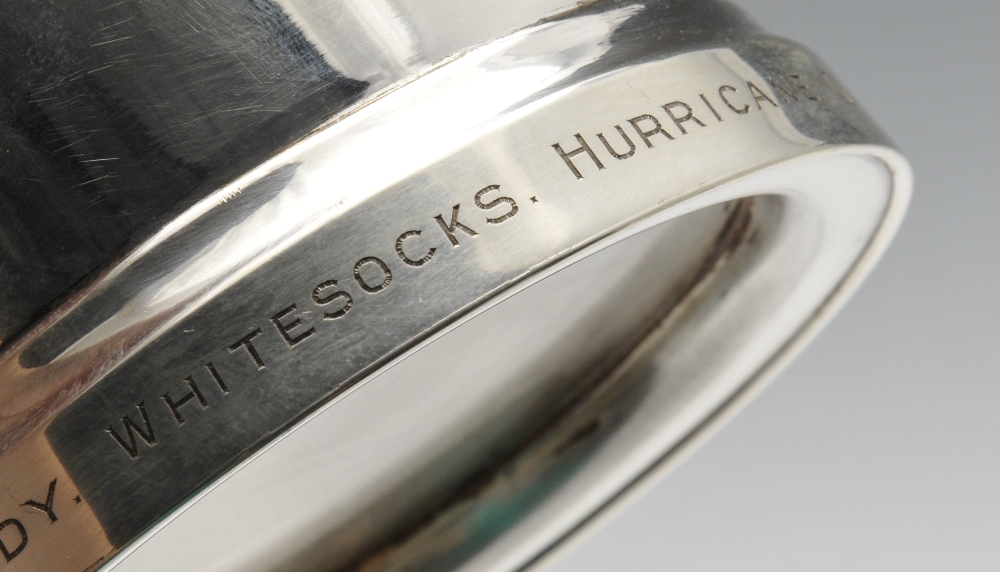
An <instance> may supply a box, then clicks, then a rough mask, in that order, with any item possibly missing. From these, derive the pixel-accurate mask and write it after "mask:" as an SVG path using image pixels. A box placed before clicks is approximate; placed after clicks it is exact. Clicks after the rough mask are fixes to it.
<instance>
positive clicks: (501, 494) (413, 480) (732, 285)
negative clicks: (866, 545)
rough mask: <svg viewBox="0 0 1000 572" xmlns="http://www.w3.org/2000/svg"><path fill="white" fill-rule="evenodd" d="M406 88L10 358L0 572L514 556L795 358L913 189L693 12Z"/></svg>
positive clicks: (529, 51) (751, 50) (769, 59)
mask: <svg viewBox="0 0 1000 572" xmlns="http://www.w3.org/2000/svg"><path fill="white" fill-rule="evenodd" d="M305 4H308V3H303V5H305ZM279 5H280V3H279V4H275V6H276V7H277V6H279ZM300 8H301V6H300ZM276 9H277V8H276ZM289 10H291V9H289ZM292 12H294V11H290V13H292ZM310 14H313V13H312V12H309V11H308V10H300V11H299V12H295V13H294V14H293V16H294V17H292V20H290V21H293V20H294V21H298V20H296V18H299V19H302V21H303V22H304V23H303V24H302V29H303V30H305V32H303V33H304V34H305V37H307V38H311V37H314V36H316V35H317V34H318V35H320V36H322V35H323V34H322V31H319V32H317V27H316V26H313V27H309V26H308V25H306V24H309V23H310V18H315V19H316V21H320V20H321V19H320V18H319V17H318V16H316V15H315V14H313V15H312V16H310ZM289 25H291V24H289ZM670 31H678V32H679V31H685V32H687V34H675V35H671V34H670V33H669V32H670ZM665 38H666V39H665ZM678 38H680V39H678ZM320 51H321V52H322V51H323V50H320ZM455 51H456V52H459V51H461V50H455ZM445 55H450V54H445ZM325 57H328V58H329V59H331V60H333V59H335V58H333V57H332V56H330V55H329V53H327V54H326V56H325ZM358 79H364V78H358ZM403 79H404V80H405V81H402V82H400V83H397V84H394V85H392V86H390V87H384V88H382V89H381V90H380V91H378V92H377V93H375V94H371V95H369V96H366V97H364V98H362V99H360V100H359V101H358V102H357V103H355V104H353V105H352V106H351V107H348V108H347V109H346V111H343V112H340V113H339V114H338V115H336V116H335V117H334V118H332V119H330V120H328V121H327V122H326V123H324V124H323V125H317V126H315V127H316V128H315V130H314V131H313V132H312V133H311V134H309V135H308V136H307V137H305V138H303V139H301V140H298V141H297V142H295V143H294V144H292V145H290V146H287V147H285V148H284V149H281V150H279V151H277V152H275V153H274V154H273V156H271V157H270V158H267V159H266V160H265V161H263V162H262V163H260V164H258V165H256V166H254V167H253V168H252V169H249V170H248V171H247V172H245V173H242V174H240V175H239V176H238V177H237V178H235V179H234V180H232V181H230V182H229V183H227V184H224V185H221V186H219V187H218V188H217V189H215V190H214V191H213V192H211V193H210V194H209V195H208V196H206V197H205V198H204V199H202V200H200V201H199V202H197V203H196V204H194V205H193V206H191V207H190V208H188V209H186V210H184V211H183V212H181V213H180V214H179V215H177V216H176V217H175V218H173V219H172V220H171V221H169V222H168V223H166V224H165V225H164V226H163V227H162V229H161V230H159V231H158V232H157V233H156V234H155V235H154V236H152V237H151V238H149V239H148V240H146V241H145V242H143V243H142V244H141V245H139V246H138V247H137V248H136V249H134V250H133V251H132V252H131V253H129V254H128V255H127V256H125V257H124V258H123V259H121V260H120V261H118V262H117V263H116V264H114V265H113V266H112V267H110V268H109V269H108V270H107V271H105V272H104V273H103V274H102V275H101V276H100V277H99V278H97V279H96V280H95V281H93V282H92V283H91V284H90V285H89V286H87V287H86V288H85V289H83V290H82V291H80V292H79V293H77V294H76V295H75V296H74V297H72V298H71V299H70V300H68V301H67V302H66V303H65V304H63V305H62V306H60V307H59V308H58V309H57V310H55V311H53V312H52V313H51V314H50V315H49V316H47V317H45V318H44V319H42V320H41V321H40V322H38V323H37V324H36V325H35V326H33V328H32V329H31V330H30V331H29V332H28V333H27V334H25V335H23V336H21V337H19V338H17V339H15V340H13V341H12V342H11V343H8V344H7V345H6V346H5V347H4V348H3V353H2V355H0V379H2V380H3V385H2V387H0V395H2V398H3V415H2V418H0V430H2V435H0V553H2V559H0V571H4V570H11V571H21V570H46V571H52V572H61V571H66V572H80V571H83V570H96V569H102V570H108V569H115V570H118V571H119V572H124V571H128V570H144V571H149V570H176V569H211V570H271V569H278V568H279V567H282V566H284V567H285V568H281V569H295V570H341V569H345V570H346V569H353V568H357V567H362V566H367V567H368V568H365V569H372V570H375V569H378V570H382V569H385V570H397V569H399V570H403V569H407V570H409V569H415V570H425V569H477V570H482V569H489V570H514V569H520V568H522V567H524V566H527V565H529V564H530V563H533V562H537V561H538V559H539V558H540V555H544V554H546V553H548V552H549V551H550V549H551V548H552V547H553V546H555V545H557V544H558V543H559V542H560V541H561V540H563V539H565V538H566V537H567V536H569V535H570V534H571V533H572V532H574V531H575V530H577V529H578V528H579V527H580V526H581V523H585V522H588V521H589V520H590V519H591V518H592V516H593V515H594V514H596V513H598V512H599V511H600V510H601V509H602V508H603V507H605V506H607V505H608V504H609V503H611V502H612V501H613V500H615V499H617V498H618V497H619V496H620V495H621V492H622V491H623V490H628V489H630V488H631V487H632V485H633V484H634V483H636V482H638V481H640V480H641V479H642V478H643V477H644V476H646V475H648V474H650V473H651V472H652V471H654V470H655V469H656V468H657V467H663V466H666V465H667V464H668V461H669V460H670V459H673V458H676V454H675V453H676V452H677V451H678V450H679V447H681V446H682V445H684V444H685V443H689V442H691V441H692V439H693V437H694V436H696V435H698V434H699V433H700V432H702V430H703V429H704V428H705V427H706V426H707V425H708V424H709V423H710V422H712V421H713V420H715V419H718V418H719V417H720V414H721V412H724V411H727V410H731V409H732V407H731V406H732V405H733V404H734V403H738V402H739V401H740V400H741V399H742V398H743V397H745V396H746V395H749V393H750V390H751V389H752V388H756V387H759V386H760V385H761V380H763V379H765V378H766V377H767V376H769V375H771V374H772V373H773V372H774V371H775V370H776V368H777V367H778V366H779V365H780V364H781V363H784V362H785V361H787V359H789V356H791V355H792V353H793V352H794V349H795V348H797V347H799V346H801V344H802V343H803V341H804V340H805V339H807V338H808V337H809V335H810V333H811V332H813V331H815V330H816V328H817V327H818V326H819V325H820V324H821V323H822V322H823V321H824V320H825V318H826V317H827V316H828V315H829V314H830V313H831V312H832V311H833V309H835V307H836V306H837V305H838V304H839V303H841V302H842V301H843V300H844V299H845V297H846V295H847V294H848V293H849V292H850V290H851V289H852V288H853V287H854V286H856V284H857V283H858V282H859V281H860V279H861V278H862V277H863V276H864V274H865V272H866V270H867V269H868V268H869V267H870V266H871V265H872V264H873V263H874V261H875V259H876V258H877V257H878V255H879V254H880V252H881V250H882V249H883V248H884V246H885V245H886V244H887V242H888V240H889V239H890V238H891V236H892V234H893V233H894V231H895V228H896V226H897V225H898V223H899V221H900V220H901V217H902V213H903V211H904V210H905V206H906V202H907V200H908V196H909V189H910V179H909V177H910V175H909V170H908V166H907V164H906V161H905V160H904V159H903V158H902V157H901V156H900V155H898V154H897V153H896V152H895V151H893V150H892V149H891V147H890V146H889V143H888V142H887V140H886V138H885V137H884V136H883V135H882V134H881V132H880V131H879V130H878V128H877V127H875V126H874V124H873V123H872V122H871V120H870V119H869V118H868V117H867V116H866V115H865V114H864V112H863V111H862V110H861V109H860V108H859V107H858V106H857V104H856V103H855V102H854V100H853V98H852V97H850V96H849V95H847V92H846V91H845V90H844V88H843V87H841V86H840V85H839V84H838V83H837V82H836V81H835V80H834V79H833V78H832V75H831V74H830V73H829V72H827V71H826V69H825V68H824V67H823V65H822V64H821V63H819V62H818V61H817V60H816V59H815V57H814V56H812V55H811V54H810V53H808V52H807V51H805V50H803V49H802V48H801V47H799V46H797V45H794V44H792V43H790V42H787V41H785V40H781V39H777V38H774V37H771V36H767V35H763V34H761V33H760V32H759V31H758V30H757V29H756V28H755V27H754V26H753V25H752V24H750V23H748V22H746V21H745V20H743V19H742V16H740V15H739V14H738V13H737V12H736V11H735V10H733V9H732V8H730V7H727V6H725V5H723V4H719V3H716V2H679V3H678V2H646V3H642V4H639V3H628V2H597V3H593V4H589V5H587V6H585V7H583V8H580V9H576V10H574V11H571V12H567V13H565V14H562V15H559V16H557V17H553V18H548V19H543V20H541V21H539V22H537V23H535V24H533V25H531V26H529V27H527V28H524V29H521V30H520V31H516V32H514V33H512V34H510V35H506V36H503V37H500V38H498V39H494V40H492V41H489V42H487V43H485V44H482V45H479V46H478V47H475V48H474V49H470V50H467V51H463V52H461V53H460V54H459V55H457V56H455V57H452V58H450V59H448V60H447V61H446V62H445V63H441V64H439V65H438V64H436V66H435V67H434V68H433V69H432V70H431V71H427V72H423V73H420V74H411V75H406V74H403ZM376 83H377V82H376ZM644 241H645V242H644ZM636 245H644V246H642V248H646V249H647V250H642V251H641V252H640V254H632V253H633V252H636V251H635V249H636V248H639V247H637V246H636ZM630 249H632V250H630ZM657 249H660V250H657ZM663 249H666V250H663ZM661 251H662V252H661ZM633 258H634V261H633ZM626 262H627V263H626ZM588 264H589V265H590V266H588ZM616 264H625V266H623V267H622V268H625V270H624V271H623V274H622V277H621V278H620V279H618V278H616V279H615V280H616V281H615V282H614V284H613V285H611V286H608V287H606V288H604V287H603V286H601V280H600V279H599V278H600V277H602V276H604V275H602V274H601V273H602V272H605V270H602V269H607V268H618V267H617V266H615V265H616ZM602 265H604V266H602ZM608 272H610V271H608ZM574 273H576V274H574ZM546 288H548V290H546ZM602 288H603V289H602ZM570 302H572V304H570ZM560 303H566V304H567V308H566V309H559V308H561V306H559V304H560ZM519 305H520V306H519ZM571 306H572V307H574V308H575V309H572V308H571ZM525 308H527V310H526V312H527V313H528V314H529V315H530V314H531V313H539V314H544V313H545V312H552V315H553V316H554V317H553V322H552V323H554V324H562V323H563V322H565V323H566V324H568V325H567V326H566V328H565V330H562V329H560V327H561V326H551V327H550V326H549V325H547V324H549V322H544V324H546V326H545V327H541V326H538V324H543V322H542V321H539V322H537V324H535V323H534V322H532V323H533V324H535V326H532V327H531V328H527V329H524V330H523V331H522V330H518V329H517V328H519V327H521V328H523V327H524V326H523V324H524V323H525V322H523V321H521V322H517V321H516V320H515V319H514V318H515V317H516V316H517V315H520V314H518V312H522V313H523V312H524V311H525ZM577 310H579V311H580V312H583V313H582V314H580V315H581V316H583V317H580V318H579V320H577V321H573V320H571V319H569V318H566V319H565V320H563V322H560V319H561V318H560V317H565V316H569V315H570V314H572V312H574V311H577ZM572 315H574V316H575V315H576V314H572ZM538 319H539V320H542V318H538ZM546 319H547V318H546ZM574 319H575V318H574ZM483 324H486V326H484V325H483ZM517 324H522V325H520V326H519V325H517ZM581 324H582V325H581ZM500 325H503V327H501V326H500ZM536 326H537V327H536ZM570 326H572V327H570ZM477 328H478V329H477ZM504 328H509V332H508V330H505V329H504ZM550 329H551V331H549V330H550ZM493 335H495V336H498V337H496V338H493V337H490V336H493ZM476 340H489V343H485V342H477V341H476ZM546 344H548V345H546ZM456 348H458V349H456ZM519 368H520V369H519Z"/></svg>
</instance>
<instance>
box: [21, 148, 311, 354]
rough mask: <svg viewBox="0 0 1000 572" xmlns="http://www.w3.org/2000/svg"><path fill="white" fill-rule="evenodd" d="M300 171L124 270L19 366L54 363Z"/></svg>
mask: <svg viewBox="0 0 1000 572" xmlns="http://www.w3.org/2000/svg"><path fill="white" fill-rule="evenodd" d="M298 167H299V163H291V164H289V165H285V166H284V167H281V168H279V169H276V170H275V171H274V172H272V173H270V174H268V175H266V176H264V177H262V178H261V179H260V180H258V181H256V182H254V183H252V184H250V185H248V186H247V187H246V188H244V189H243V190H242V192H240V193H238V194H236V195H235V196H232V197H230V198H229V199H228V200H226V201H225V202H224V203H222V204H220V205H218V206H217V207H215V208H213V209H212V210H210V211H208V212H207V213H205V215H203V216H202V217H201V219H200V220H199V223H200V224H199V225H198V226H197V227H194V228H192V227H187V228H184V229H182V230H181V231H179V232H177V233H175V234H173V235H172V236H170V238H168V239H167V240H165V241H163V242H162V243H161V244H158V245H157V246H156V247H155V248H153V249H152V250H150V252H149V253H148V255H146V256H144V257H142V258H140V259H139V260H137V261H136V262H135V263H134V264H132V265H130V266H129V267H128V268H126V269H125V270H124V271H123V272H122V274H121V276H120V279H119V280H117V281H115V282H113V283H111V284H110V285H109V286H108V287H106V288H102V289H101V290H99V291H97V292H95V293H94V295H92V296H91V297H89V298H88V299H87V300H85V301H83V302H82V303H81V304H79V305H77V306H76V307H74V308H73V309H72V310H71V311H70V312H69V313H68V314H67V315H66V316H64V317H63V318H62V319H61V320H59V322H57V323H56V324H54V325H53V326H52V327H50V328H49V329H47V330H45V331H44V332H42V333H41V335H39V336H38V338H36V339H35V340H33V341H32V342H31V344H30V345H29V346H28V347H26V348H25V349H24V352H23V353H22V354H21V355H20V358H19V361H20V364H21V365H22V366H23V367H25V368H37V367H41V366H43V365H45V364H47V363H49V362H51V361H52V360H54V359H55V358H56V357H58V356H59V354H61V353H62V352H63V351H65V350H66V349H67V348H68V347H70V346H71V345H72V344H73V343H74V342H76V341H77V340H79V339H80V338H82V337H83V336H85V335H86V334H87V333H88V332H89V331H91V330H92V329H93V327H94V324H100V323H102V322H104V321H105V320H107V319H109V318H111V317H112V316H114V315H115V313H116V312H118V311H119V310H121V309H122V308H123V307H124V306H125V305H126V304H128V303H129V301H130V300H131V299H130V295H131V294H132V289H133V288H134V286H135V284H140V283H142V282H143V281H145V280H147V279H148V278H147V277H149V276H156V275H157V272H169V271H170V270H171V269H173V268H175V267H177V266H179V265H181V264H182V263H183V262H185V261H187V260H188V259H189V258H190V255H191V252H192V251H194V250H197V249H198V248H200V247H202V245H204V244H206V243H210V242H211V241H212V240H214V239H216V238H218V237H219V236H221V235H222V234H224V233H225V232H227V231H228V230H229V229H231V228H233V227H234V226H236V225H237V224H239V223H240V222H242V221H243V220H245V219H246V218H248V217H250V216H251V215H253V214H254V213H255V212H257V210H258V209H259V208H260V207H261V206H263V205H265V204H267V202H268V201H270V200H271V199H272V198H274V197H275V195H277V194H278V193H280V192H281V191H282V190H284V189H285V187H286V186H287V185H288V183H289V182H290V181H291V180H292V177H294V176H295V173H296V171H297V169H298ZM158 318H159V317H158V316H155V315H154V316H150V318H149V322H152V323H155V322H156V321H157V319H158ZM150 327H151V326H150Z"/></svg>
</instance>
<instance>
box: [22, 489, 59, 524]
mask: <svg viewBox="0 0 1000 572" xmlns="http://www.w3.org/2000/svg"><path fill="white" fill-rule="evenodd" d="M57 480H58V479H52V482H51V483H49V495H48V497H46V498H45V502H44V503H42V502H38V501H36V500H28V501H25V502H24V503H22V504H21V506H26V507H29V508H33V509H35V510H37V511H40V512H43V513H45V515H46V516H48V517H49V523H54V522H55V521H57V520H59V517H58V516H56V513H55V511H54V510H53V509H52V505H53V504H54V503H55V498H56V481H57Z"/></svg>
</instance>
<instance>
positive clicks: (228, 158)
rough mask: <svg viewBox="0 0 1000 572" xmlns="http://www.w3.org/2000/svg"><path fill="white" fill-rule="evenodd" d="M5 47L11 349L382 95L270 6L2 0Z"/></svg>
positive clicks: (4, 249)
mask: <svg viewBox="0 0 1000 572" xmlns="http://www.w3.org/2000/svg"><path fill="white" fill-rule="evenodd" d="M28 4H30V6H28ZM0 53H2V54H3V57H0V78H2V81H0V125H2V126H3V129H2V130H0V149H2V152H0V213H2V224H0V270H2V272H3V274H4V279H3V280H2V281H0V341H5V340H7V339H9V338H10V337H11V336H13V335H14V334H15V333H16V332H17V331H18V330H20V329H21V328H23V327H24V326H25V325H26V324H27V323H28V322H29V321H30V320H31V319H32V317H33V316H35V315H38V314H39V313H40V312H41V311H42V310H44V309H45V308H46V307H49V306H51V305H52V304H53V303H54V302H56V301H57V299H58V298H60V297H61V295H62V294H63V293H64V292H66V291H67V289H69V288H71V287H73V285H75V284H78V283H80V282H81V280H83V279H85V278H86V277H87V276H88V275H91V274H93V273H94V272H96V271H98V270H100V269H101V268H102V267H103V266H104V265H106V264H107V263H109V262H111V261H113V260H114V259H116V258H117V257H119V256H120V255H121V254H122V253H123V252H125V251H126V250H128V249H130V248H132V247H134V246H135V245H137V244H138V243H139V242H140V241H141V240H142V239H144V238H146V237H147V236H148V235H149V234H150V233H151V232H152V231H153V230H155V229H156V228H158V227H159V226H161V225H162V224H163V222H165V221H166V220H169V218H170V216H172V215H174V214H176V213H178V212H180V211H181V210H183V209H184V208H186V207H188V206H190V205H191V204H192V203H193V202H195V201H197V200H198V199H200V198H202V197H204V196H205V195H206V194H207V193H208V192H210V191H211V190H213V189H214V188H216V187H217V186H218V185H219V184H220V183H223V182H225V181H227V180H229V179H232V178H233V177H235V176H237V175H239V174H241V173H243V172H245V171H246V170H247V169H248V168H250V167H252V166H253V165H255V164H258V163H260V162H261V161H262V160H264V159H266V158H267V157H268V156H270V155H272V154H273V153H274V151H275V150H276V149H278V148H280V147H282V146H284V145H287V144H288V143H290V142H292V141H293V140H295V139H296V138H298V137H301V136H302V135H304V134H306V133H307V132H308V131H309V130H311V129H313V128H314V127H315V126H316V125H317V124H318V123H320V122H321V121H322V120H323V119H324V118H325V117H327V116H328V115H330V114H332V113H335V112H337V111H340V110H342V109H344V108H345V107H347V106H348V105H350V104H351V103H352V102H354V101H356V100H357V99H358V98H359V97H360V96H361V95H362V94H363V93H364V91H365V90H366V88H367V86H368V84H367V83H366V82H363V81H358V80H354V79H350V78H347V77H344V76H343V75H341V74H340V73H338V72H337V71H336V70H334V69H332V68H331V67H330V66H329V65H327V63H326V62H325V61H324V60H323V58H322V56H321V55H320V54H319V52H318V51H317V50H316V49H315V48H314V47H313V46H312V45H311V44H310V43H309V42H308V40H307V39H306V38H305V37H304V36H303V35H302V33H301V32H300V31H299V30H298V29H297V28H296V27H295V25H294V24H293V23H292V21H291V20H290V19H289V17H288V16H287V15H286V14H285V13H284V12H282V10H281V8H280V7H279V6H277V5H276V4H274V3H273V2H271V1H270V0H213V1H212V2H197V1H195V0H177V1H173V2H161V1H159V0H137V1H131V2H117V1H114V0H75V1H73V2H63V1H57V0H41V1H38V2H26V1H24V0H15V1H10V2H4V3H0Z"/></svg>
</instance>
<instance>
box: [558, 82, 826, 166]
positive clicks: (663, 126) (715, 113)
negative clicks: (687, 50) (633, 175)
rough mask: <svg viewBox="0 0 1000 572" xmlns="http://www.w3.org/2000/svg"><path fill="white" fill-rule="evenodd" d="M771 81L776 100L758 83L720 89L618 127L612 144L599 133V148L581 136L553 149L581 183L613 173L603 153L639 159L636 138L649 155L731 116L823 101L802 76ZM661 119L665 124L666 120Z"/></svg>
mask: <svg viewBox="0 0 1000 572" xmlns="http://www.w3.org/2000/svg"><path fill="white" fill-rule="evenodd" d="M766 81H767V85H768V86H769V87H770V88H771V90H772V92H773V93H771V94H768V93H767V92H766V91H765V90H764V89H762V88H761V87H760V86H758V85H757V84H755V83H754V82H753V81H747V82H744V85H741V86H740V87H736V86H732V85H721V86H719V88H718V89H713V90H712V91H710V92H708V94H707V95H706V94H705V93H699V94H698V98H697V99H696V100H692V103H694V105H692V103H688V102H686V101H680V100H676V101H672V102H670V103H666V104H664V105H661V106H660V110H662V112H661V111H657V112H656V113H655V114H654V113H644V114H642V115H638V116H636V117H633V118H631V119H628V120H626V123H627V124H628V125H629V126H630V127H631V129H626V128H623V127H622V124H618V125H615V126H614V133H615V134H614V135H612V136H611V137H610V138H609V136H607V135H605V134H604V132H601V133H597V134H596V135H595V137H596V138H597V141H599V142H600V145H591V142H590V141H588V139H587V137H584V136H583V135H582V134H581V133H576V134H574V135H573V138H574V139H575V140H576V142H575V143H574V144H571V145H567V147H568V148H569V150H567V147H563V145H562V143H554V144H553V145H552V148H553V149H555V151H556V154H557V155H558V156H559V158H560V159H562V160H563V163H565V164H566V167H567V168H568V169H569V172H570V173H571V174H572V175H573V176H574V177H576V179H577V180H580V179H583V178H584V177H585V176H586V175H585V174H584V173H585V172H587V171H588V170H589V171H591V172H593V169H594V168H596V170H597V171H603V170H606V169H607V168H608V167H607V165H609V164H610V163H605V160H602V157H601V153H603V152H607V154H608V156H610V157H611V158H613V159H616V160H618V161H624V160H626V159H629V158H631V157H632V156H634V155H635V154H636V151H637V149H638V148H640V146H639V145H637V144H636V142H635V141H634V140H633V137H635V138H637V139H638V140H639V141H641V142H642V143H643V145H644V146H645V148H646V149H654V148H656V147H657V146H658V145H661V144H666V143H669V142H672V141H676V140H677V139H678V138H679V137H684V136H685V135H689V134H691V133H693V132H694V131H695V130H700V129H703V128H707V127H709V126H710V125H711V124H717V123H725V121H726V115H729V117H739V116H744V115H748V114H750V113H751V112H752V111H753V110H754V109H756V110H757V111H763V110H764V109H767V108H772V107H773V108H780V107H781V103H783V104H790V103H805V102H815V101H819V96H818V95H816V94H815V93H814V92H813V91H812V90H811V89H810V88H809V86H808V85H806V84H805V83H804V82H803V80H802V77H801V76H800V75H798V74H788V75H784V76H778V77H775V78H766ZM779 102H781V103H779ZM661 118H663V119H662V120H661ZM713 119H714V121H713ZM633 133H634V135H633ZM573 145H576V147H573ZM598 151H601V153H598ZM588 159H589V160H588ZM590 165H593V166H590Z"/></svg>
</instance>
